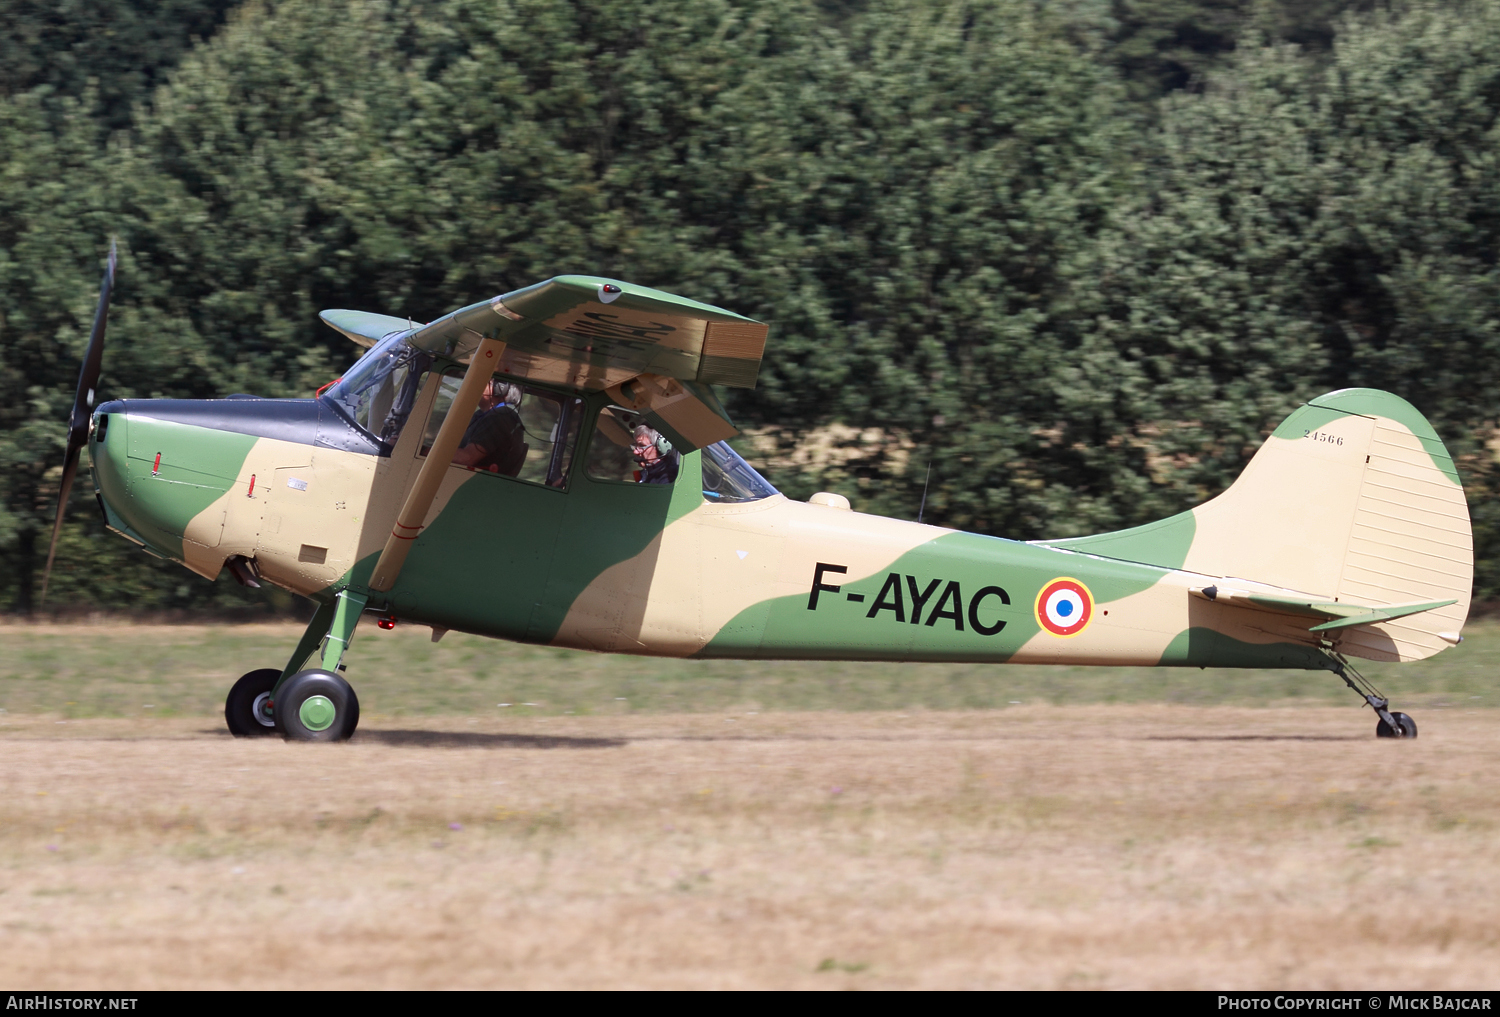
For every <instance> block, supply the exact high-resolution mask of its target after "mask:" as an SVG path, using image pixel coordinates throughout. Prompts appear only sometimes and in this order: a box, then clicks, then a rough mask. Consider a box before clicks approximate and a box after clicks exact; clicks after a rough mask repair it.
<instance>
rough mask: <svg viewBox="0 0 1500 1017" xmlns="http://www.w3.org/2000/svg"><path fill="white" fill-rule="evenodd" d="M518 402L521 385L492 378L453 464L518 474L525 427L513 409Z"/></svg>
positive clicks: (523, 454) (523, 461)
mask: <svg viewBox="0 0 1500 1017" xmlns="http://www.w3.org/2000/svg"><path fill="white" fill-rule="evenodd" d="M520 402H521V389H520V386H518V385H513V384H511V383H510V382H508V381H501V380H500V379H499V378H491V379H490V383H489V384H488V385H487V386H485V389H484V394H483V395H481V396H480V397H479V408H478V409H477V410H475V411H474V416H473V419H471V420H470V421H469V427H468V429H467V430H466V431H464V438H463V441H461V442H460V443H459V446H458V451H457V452H455V453H453V462H454V465H456V466H468V467H470V468H471V469H475V470H489V471H490V472H491V473H503V474H505V475H506V476H507V477H514V476H516V475H517V474H519V473H520V472H521V467H522V465H524V464H525V462H526V452H527V446H526V429H525V427H524V426H523V425H522V424H521V414H520V413H518V412H517V411H516V407H517V406H518V405H520Z"/></svg>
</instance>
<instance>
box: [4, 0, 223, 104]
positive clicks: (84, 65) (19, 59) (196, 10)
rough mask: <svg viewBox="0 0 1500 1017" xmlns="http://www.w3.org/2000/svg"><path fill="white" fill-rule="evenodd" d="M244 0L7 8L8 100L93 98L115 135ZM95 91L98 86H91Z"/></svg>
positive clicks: (70, 2) (9, 0)
mask: <svg viewBox="0 0 1500 1017" xmlns="http://www.w3.org/2000/svg"><path fill="white" fill-rule="evenodd" d="M238 2H239V0H5V2H3V3H0V96H12V95H17V94H19V93H22V92H27V91H31V90H33V89H41V90H42V94H43V95H45V96H47V97H49V98H63V97H67V98H73V99H78V98H82V97H83V96H84V95H85V94H87V95H88V96H89V98H90V107H89V109H90V112H95V113H97V114H98V116H99V117H100V118H101V119H102V120H103V122H104V123H105V124H106V125H107V126H110V127H124V126H126V125H127V124H128V123H129V122H130V108H131V105H132V104H133V103H135V102H137V101H139V100H140V99H142V98H143V97H145V96H147V95H149V94H150V92H151V89H153V88H155V87H156V86H157V85H159V84H161V83H162V81H163V80H165V78H166V76H167V75H168V74H170V73H171V70H172V68H173V67H174V66H175V65H176V63H177V61H178V60H179V59H180V58H181V56H182V54H183V53H184V52H186V50H187V49H188V47H189V46H191V45H192V44H193V42H194V41H196V40H198V39H206V38H208V37H209V36H210V35H212V34H213V32H214V31H215V30H216V29H217V28H218V27H219V25H220V24H221V23H222V22H223V20H224V16H225V14H226V13H227V12H228V11H229V10H230V8H232V7H234V6H235V5H236V4H237V3H238ZM91 82H92V83H93V84H92V86H91V84H90V83H91Z"/></svg>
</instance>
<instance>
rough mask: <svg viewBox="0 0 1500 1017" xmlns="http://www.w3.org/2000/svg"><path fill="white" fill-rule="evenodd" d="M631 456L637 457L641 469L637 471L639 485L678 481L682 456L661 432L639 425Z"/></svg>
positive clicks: (632, 443)
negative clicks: (678, 469)
mask: <svg viewBox="0 0 1500 1017" xmlns="http://www.w3.org/2000/svg"><path fill="white" fill-rule="evenodd" d="M630 454H631V455H632V456H634V457H635V461H636V465H638V466H639V467H640V469H638V470H636V471H635V479H636V483H638V484H671V483H674V482H676V480H677V467H678V464H680V463H681V462H682V455H681V453H679V452H676V451H674V450H673V448H672V443H671V442H670V441H668V440H667V439H666V438H663V437H662V435H661V432H660V431H657V430H654V429H653V428H650V427H647V426H646V425H645V424H638V425H636V428H635V440H634V441H632V442H631V444H630Z"/></svg>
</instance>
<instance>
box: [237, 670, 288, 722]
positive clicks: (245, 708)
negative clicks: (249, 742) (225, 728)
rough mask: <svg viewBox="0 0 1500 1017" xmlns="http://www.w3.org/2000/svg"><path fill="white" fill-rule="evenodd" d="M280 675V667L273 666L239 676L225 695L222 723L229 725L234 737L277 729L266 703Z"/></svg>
mask: <svg viewBox="0 0 1500 1017" xmlns="http://www.w3.org/2000/svg"><path fill="white" fill-rule="evenodd" d="M280 677H281V670H280V669H279V668H274V667H263V668H260V669H259V670H256V671H251V672H250V673H249V674H246V675H241V676H240V680H239V681H237V682H235V683H234V687H233V688H231V689H230V690H229V695H228V696H226V697H225V699H224V723H225V724H228V725H229V733H230V734H232V735H234V736H235V737H236V738H258V737H261V736H262V735H272V734H275V733H276V725H275V724H274V723H273V722H272V721H271V718H270V716H269V713H268V712H266V711H265V707H266V704H267V703H268V702H269V701H270V698H271V689H273V688H275V686H276V680H277V679H278V678H280ZM257 707H260V708H261V710H262V712H261V713H260V715H259V716H257V715H256V708H257Z"/></svg>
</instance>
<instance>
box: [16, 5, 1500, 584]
mask: <svg viewBox="0 0 1500 1017" xmlns="http://www.w3.org/2000/svg"><path fill="white" fill-rule="evenodd" d="M70 11H73V8H70V7H69V6H68V5H66V4H65V5H62V6H61V7H58V6H57V5H49V6H48V7H45V8H44V7H41V6H40V5H37V6H35V7H32V6H29V5H28V4H26V3H16V4H12V5H9V6H8V7H6V8H4V9H3V13H0V23H3V24H4V25H5V26H6V27H8V28H10V29H11V31H10V32H9V35H8V39H9V41H8V42H7V43H6V44H7V45H10V46H11V47H12V49H13V50H14V51H15V53H16V54H18V55H17V56H16V57H15V58H14V59H11V60H9V61H0V67H3V68H5V70H4V74H3V75H0V173H3V186H0V597H4V603H5V604H7V605H8V606H9V607H10V609H11V610H16V611H27V610H30V609H32V607H33V606H34V604H35V594H36V589H37V586H38V583H39V578H40V577H39V570H40V567H41V564H42V561H43V560H44V559H45V555H46V540H47V537H48V534H49V532H50V526H51V513H52V508H53V499H54V498H55V496H56V485H57V477H58V474H59V472H60V464H61V459H62V447H63V444H62V443H63V439H64V422H65V419H66V416H67V411H68V407H69V405H70V404H71V400H72V390H73V385H74V382H75V380H76V372H77V364H78V360H79V357H80V355H81V351H82V346H83V343H84V341H85V339H86V336H87V332H88V327H89V324H90V321H91V318H92V311H93V303H94V299H95V294H96V292H97V284H98V276H99V271H100V266H101V259H102V255H103V252H104V249H105V247H106V246H107V243H108V238H109V237H110V236H118V237H119V240H120V247H121V262H120V284H119V287H118V289H117V291H116V298H115V305H114V309H113V312H112V315H111V319H110V331H109V343H108V346H107V349H106V355H105V368H104V376H103V379H102V382H101V389H102V395H103V396H104V397H106V398H111V397H122V396H137V397H147V396H167V395H172V396H191V397H206V396H214V395H225V394H229V393H234V392H252V393H256V394H261V395H268V396H308V395H310V394H311V393H312V391H313V390H314V389H315V388H316V387H317V386H318V385H320V384H322V383H323V382H325V381H327V380H329V379H331V378H333V377H335V376H337V375H338V374H339V373H340V372H341V371H342V369H343V368H344V367H345V366H347V364H348V363H349V362H350V361H351V360H352V359H353V358H354V355H355V354H356V353H357V352H358V351H357V350H356V349H354V348H353V347H352V346H351V345H350V344H348V343H347V341H346V340H344V339H343V338H342V337H340V336H338V335H337V334H336V333H333V332H332V330H329V329H327V328H326V327H325V326H323V325H322V324H321V323H320V322H318V321H317V319H316V313H317V311H318V310H320V309H322V308H325V307H355V308H362V309H368V310H376V311H382V312H385V313H390V314H397V315H409V316H411V317H413V318H415V319H418V320H429V319H431V318H433V317H436V316H438V315H440V314H443V313H445V312H446V311H448V310H451V309H452V308H454V307H457V306H460V305H463V304H466V303H470V302H472V301H473V300H475V299H478V298H479V297H482V296H485V295H490V294H493V293H498V292H504V291H506V290H509V289H514V288H517V287H520V286H524V285H527V284H529V283H532V282H535V281H538V280H540V279H543V278H546V277H548V276H551V275H555V274H558V273H563V272H587V273H591V274H601V275H609V276H616V277H621V278H627V279H631V280H633V281H638V282H641V283H645V284H648V285H653V286H658V287H661V288H664V289H667V290H671V291H673V292H677V293H681V294H683V295H686V296H690V297H693V298H695V299H699V300H705V301H709V302H711V303H716V304H721V305H723V306H725V307H728V308H731V309H733V310H736V311H739V312H741V313H744V314H747V315H750V316H753V317H757V318H760V319H762V320H765V321H768V322H770V323H771V324H772V332H771V341H770V344H769V346H768V350H767V357H766V361H765V364H764V366H763V368H762V371H761V376H760V383H759V385H758V387H757V388H756V389H755V390H753V391H726V392H724V393H723V394H724V395H725V396H726V399H727V404H728V407H729V409H730V411H731V413H732V415H733V416H735V418H736V420H737V421H738V422H740V423H741V424H742V425H743V426H744V427H745V428H746V432H747V433H746V436H745V438H744V439H743V440H742V441H741V442H740V445H741V447H742V449H743V450H744V451H746V453H747V454H748V455H750V456H751V458H752V459H753V461H755V462H756V463H757V464H758V465H760V466H762V467H763V469H764V472H765V473H766V474H767V476H768V477H769V478H770V479H771V480H772V481H773V482H774V483H776V484H777V485H778V486H779V487H780V488H781V489H782V490H784V491H785V492H786V493H787V494H789V495H790V496H793V497H806V496H807V495H809V494H811V493H812V492H813V491H815V490H822V489H826V490H833V491H837V492H840V493H843V494H845V495H847V496H848V497H849V498H850V499H851V501H852V502H853V503H854V505H855V507H856V508H861V509H866V510H870V511H876V512H883V513H888V514H894V515H899V516H907V517H915V515H916V514H917V510H918V506H919V504H920V503H921V502H922V499H923V497H924V492H925V510H924V512H925V519H926V521H929V522H937V523H942V524H947V525H952V526H958V527H962V528H965V529H971V530H976V531H978V532H983V533H991V534H996V535H1000V536H1008V537H1016V538H1023V539H1024V538H1034V537H1040V536H1066V535H1075V534H1080V533H1086V532H1099V531H1103V530H1108V529H1114V528H1119V527H1123V526H1130V525H1135V524H1137V523H1141V522H1146V521H1149V520H1151V519H1153V518H1158V517H1160V516H1162V515H1165V514H1168V513H1171V512H1175V511H1180V510H1181V509H1183V508H1186V507H1188V506H1191V505H1193V504H1196V503H1197V502H1199V501H1202V500H1203V499H1205V498H1208V497H1212V496H1213V495H1214V494H1216V493H1218V492H1219V491H1221V490H1223V489H1224V488H1225V487H1226V486H1227V485H1228V484H1229V483H1230V482H1231V481H1232V480H1233V478H1234V477H1235V476H1236V475H1237V474H1238V472H1239V471H1240V470H1241V469H1242V468H1243V466H1244V465H1245V463H1246V462H1247V461H1248V459H1249V457H1250V456H1251V455H1252V454H1253V453H1254V451H1255V449H1256V448H1257V447H1258V445H1259V443H1260V442H1261V441H1262V440H1263V438H1264V436H1265V435H1266V434H1267V433H1268V432H1269V430H1270V428H1272V427H1274V426H1275V424H1276V423H1277V422H1279V420H1280V419H1281V418H1282V417H1283V416H1284V415H1285V414H1286V413H1288V412H1290V411H1291V409H1293V408H1294V407H1295V406H1297V405H1298V404H1299V403H1301V402H1302V401H1304V400H1306V399H1307V398H1309V397H1311V396H1314V395H1317V394H1318V393H1320V392H1323V391H1327V390H1329V389H1333V388H1339V387H1344V386H1349V385H1368V386H1372V387H1377V388H1385V389H1389V390H1391V391H1394V392H1397V393H1399V394H1401V395H1403V396H1405V397H1406V398H1408V399H1410V400H1411V401H1412V402H1413V403H1415V404H1416V405H1417V406H1418V408H1419V409H1421V410H1422V411H1423V412H1424V413H1426V414H1427V415H1428V416H1429V418H1430V419H1431V420H1432V421H1433V423H1434V425H1435V426H1436V427H1437V428H1438V430H1439V432H1440V433H1441V434H1442V435H1443V437H1444V439H1445V440H1446V441H1447V442H1448V445H1449V448H1450V450H1452V451H1453V453H1454V454H1455V456H1456V458H1457V459H1458V461H1459V465H1460V470H1461V473H1462V476H1463V479H1464V483H1465V486H1466V489H1467V490H1468V492H1469V498H1470V510H1471V514H1472V515H1473V519H1474V527H1475V538H1476V559H1477V564H1478V574H1477V576H1476V593H1477V594H1478V595H1479V596H1481V597H1492V596H1496V595H1497V594H1500V509H1497V508H1496V507H1495V499H1494V498H1493V497H1492V496H1491V492H1492V489H1493V488H1496V487H1500V470H1497V468H1496V456H1495V446H1494V443H1495V441H1496V436H1495V431H1494V429H1495V422H1496V420H1497V419H1500V407H1497V403H1500V386H1497V378H1496V372H1497V370H1500V358H1497V354H1500V322H1497V315H1496V308H1497V303H1496V298H1497V296H1500V292H1497V289H1500V277H1497V274H1496V272H1497V270H1496V262H1497V250H1500V202H1497V200H1496V198H1497V197H1500V195H1497V193H1496V192H1497V190H1500V146H1497V145H1496V133H1497V131H1500V125H1497V112H1500V57H1497V56H1496V54H1497V53H1500V0H1464V2H1458V3H1444V4H1431V3H1419V2H1411V3H1393V4H1391V5H1389V6H1386V5H1379V4H1374V3H1359V2H1333V0H1324V2H1316V3H1309V2H1302V3H1293V2H1284V3H1283V2H1271V0H1071V2H1062V3H1058V2H1053V3H1046V2H1041V0H970V2H950V3H930V2H926V3H924V2H918V3H910V2H887V0H869V2H859V0H851V2H843V3H840V2H837V0H825V2H822V3H818V2H814V0H743V2H735V3H729V2H724V0H647V2H637V0H632V2H629V3H625V2H621V0H572V2H566V3H559V2H557V0H545V2H539V0H321V2H308V0H278V2H253V3H242V4H232V3H228V2H223V0H177V2H176V3H173V4H148V3H145V2H144V0H114V2H112V3H104V2H100V3H91V4H79V5H77V12H75V13H76V16H75V14H70V13H69V12H70ZM6 18H9V19H10V21H9V22H6V20H5V19H6ZM70 18H72V20H69V19H70ZM101 25H104V26H105V27H103V28H101V27H100V26H101ZM109 26H113V27H112V28H110V27H109ZM110 31H112V32H113V34H103V33H105V32H110ZM6 34H7V33H4V32H0V36H6ZM23 58H24V59H23ZM79 486H80V487H82V488H83V490H76V493H75V497H74V504H73V506H72V510H71V514H70V517H69V522H68V525H67V527H66V528H65V535H64V541H63V544H62V547H61V549H60V551H59V567H58V570H57V572H56V573H55V575H54V580H53V591H54V592H53V594H52V601H53V603H54V604H75V605H98V606H102V607H106V608H126V607H129V608H157V609H159V608H198V607H231V606H238V607H245V606H249V605H261V606H263V607H265V608H267V609H276V610H285V609H287V607H288V606H289V605H288V603H287V602H286V600H284V599H277V597H276V596H274V595H273V596H264V595H262V594H258V593H254V592H251V593H246V592H245V591H242V590H241V589H240V588H239V587H237V586H235V585H233V584H232V583H231V582H230V581H229V580H227V579H223V580H221V581H220V582H219V583H216V584H209V583H206V582H204V581H203V580H201V579H199V578H197V577H194V576H192V575H190V574H188V573H186V572H184V571H183V570H181V569H179V568H176V567H169V566H165V565H164V564H163V563H159V562H155V561H153V560H151V559H148V558H146V557H144V556H143V555H141V553H140V552H139V551H138V550H135V549H134V548H133V547H132V546H131V545H129V544H127V543H126V542H125V541H123V540H120V539H119V538H117V537H113V536H111V535H108V534H106V533H105V532H104V530H103V527H102V524H101V522H100V521H99V519H98V511H97V509H96V508H95V507H94V505H93V499H92V497H91V495H90V494H89V493H88V491H87V484H86V483H85V484H81V485H79Z"/></svg>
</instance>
